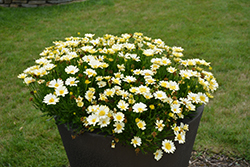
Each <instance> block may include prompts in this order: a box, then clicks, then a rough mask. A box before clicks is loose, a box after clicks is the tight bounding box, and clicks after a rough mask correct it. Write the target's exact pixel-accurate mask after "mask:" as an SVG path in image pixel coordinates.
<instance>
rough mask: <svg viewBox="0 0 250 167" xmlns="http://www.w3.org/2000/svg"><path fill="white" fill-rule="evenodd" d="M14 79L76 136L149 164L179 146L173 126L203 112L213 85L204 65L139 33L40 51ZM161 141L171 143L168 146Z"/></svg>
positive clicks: (71, 41) (181, 129) (179, 127)
mask: <svg viewBox="0 0 250 167" xmlns="http://www.w3.org/2000/svg"><path fill="white" fill-rule="evenodd" d="M40 56H41V57H40V58H39V59H37V60H36V61H35V63H36V64H35V65H34V66H31V67H29V68H27V69H26V70H24V71H23V73H22V74H20V75H19V76H18V77H19V78H21V79H23V80H24V83H26V84H27V85H28V86H29V87H30V89H31V93H32V95H33V97H32V101H33V102H34V105H35V106H36V107H37V108H39V109H40V110H41V111H42V112H44V113H45V114H46V115H48V116H51V117H57V119H56V120H57V123H66V124H67V125H69V127H70V128H71V129H74V130H75V132H77V133H82V132H84V131H91V132H92V131H94V130H97V129H98V131H99V132H103V133H106V134H108V135H110V136H112V137H113V139H114V140H113V141H112V143H111V147H112V148H114V147H115V144H116V143H117V142H121V143H123V144H127V145H130V146H131V147H133V148H135V151H136V152H139V151H142V152H147V151H149V152H152V153H153V154H154V157H155V159H156V160H160V158H161V157H162V155H163V153H164V152H165V153H174V151H175V149H176V147H175V143H179V144H183V143H185V134H186V133H188V132H187V131H188V130H189V129H188V128H189V127H188V124H184V123H177V122H180V121H178V120H182V119H183V118H185V117H187V116H188V115H189V114H190V113H192V112H195V110H196V108H197V107H198V106H199V105H202V104H207V103H208V101H209V98H213V96H212V93H213V92H214V91H215V90H216V89H217V87H218V84H217V82H216V79H215V78H214V76H213V74H212V73H211V72H209V70H211V69H212V68H211V66H210V63H208V62H206V61H205V60H200V59H186V60H185V59H183V48H181V47H175V46H174V47H170V46H167V45H166V44H165V43H164V41H162V40H161V39H152V38H150V37H147V36H144V35H143V34H142V33H134V34H127V33H126V34H122V35H121V36H120V37H118V36H114V35H110V34H106V35H104V36H103V37H98V38H94V34H85V36H84V37H69V38H66V41H56V42H54V46H51V47H47V48H45V50H44V51H43V52H42V53H41V54H40ZM169 136H173V138H172V140H171V139H169Z"/></svg>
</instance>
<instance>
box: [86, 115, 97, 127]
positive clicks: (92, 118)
mask: <svg viewBox="0 0 250 167" xmlns="http://www.w3.org/2000/svg"><path fill="white" fill-rule="evenodd" d="M87 122H88V125H93V126H95V125H96V124H97V123H98V122H99V117H98V116H97V115H96V114H91V115H89V116H88V117H87Z"/></svg>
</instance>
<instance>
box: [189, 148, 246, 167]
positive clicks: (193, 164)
mask: <svg viewBox="0 0 250 167" xmlns="http://www.w3.org/2000/svg"><path fill="white" fill-rule="evenodd" d="M198 166H208V167H250V164H249V162H247V161H246V160H244V159H241V158H234V157H227V156H225V155H220V154H213V153H209V152H207V151H203V152H197V151H193V152H192V155H191V158H190V161H189V166H188V167H198Z"/></svg>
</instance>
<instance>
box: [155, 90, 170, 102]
mask: <svg viewBox="0 0 250 167" xmlns="http://www.w3.org/2000/svg"><path fill="white" fill-rule="evenodd" d="M153 95H154V97H155V99H159V100H163V99H165V98H167V95H166V93H165V92H163V91H161V90H158V91H156V92H155V93H154V94H153Z"/></svg>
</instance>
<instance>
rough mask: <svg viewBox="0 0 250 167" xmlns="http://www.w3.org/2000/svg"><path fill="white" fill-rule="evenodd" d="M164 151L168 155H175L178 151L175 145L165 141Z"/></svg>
mask: <svg viewBox="0 0 250 167" xmlns="http://www.w3.org/2000/svg"><path fill="white" fill-rule="evenodd" d="M161 148H162V150H164V151H165V152H166V153H174V151H175V150H176V148H175V145H174V143H173V142H172V141H171V140H167V139H165V140H163V141H162V147H161Z"/></svg>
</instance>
